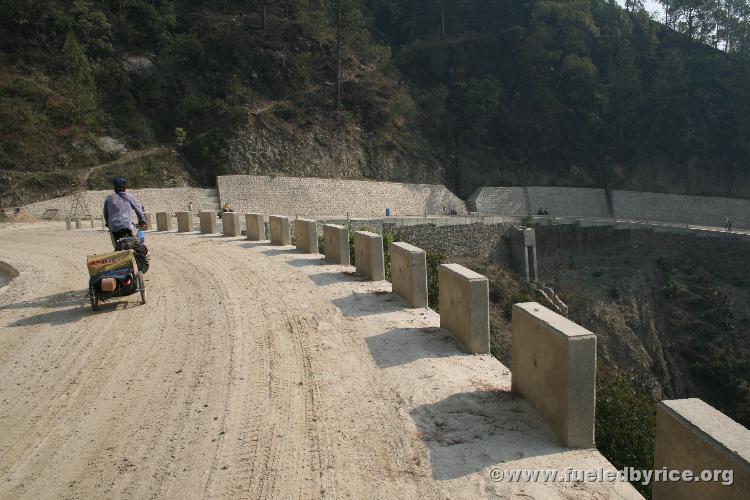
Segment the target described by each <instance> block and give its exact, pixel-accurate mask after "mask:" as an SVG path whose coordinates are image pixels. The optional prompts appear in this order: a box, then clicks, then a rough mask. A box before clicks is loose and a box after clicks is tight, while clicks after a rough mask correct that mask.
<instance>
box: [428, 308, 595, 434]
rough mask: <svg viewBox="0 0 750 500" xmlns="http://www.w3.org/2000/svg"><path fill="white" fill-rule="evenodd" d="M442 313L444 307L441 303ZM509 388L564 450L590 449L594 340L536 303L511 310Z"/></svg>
mask: <svg viewBox="0 0 750 500" xmlns="http://www.w3.org/2000/svg"><path fill="white" fill-rule="evenodd" d="M441 310H442V303H441ZM511 329H512V333H511V359H512V360H513V369H512V370H511V388H512V391H513V393H515V394H518V395H520V396H522V397H523V398H524V399H526V400H527V401H528V402H529V403H530V404H531V406H533V407H534V408H536V410H537V411H538V412H539V414H540V415H541V416H542V418H543V419H544V420H545V421H546V422H547V423H548V424H549V425H550V427H551V428H552V430H553V431H554V432H555V434H556V435H557V436H558V437H559V438H560V440H561V441H562V443H563V444H564V445H565V446H568V447H571V448H592V447H593V446H594V409H595V406H596V335H594V334H593V333H591V332H590V331H588V330H586V329H585V328H583V327H582V326H580V325H577V324H576V323H573V322H572V321H570V320H569V319H567V318H565V317H564V316H561V315H559V314H557V313H556V312H554V311H551V310H549V309H547V308H546V307H544V306H542V305H541V304H538V303H536V302H525V303H521V304H516V305H514V306H513V320H512V327H511Z"/></svg>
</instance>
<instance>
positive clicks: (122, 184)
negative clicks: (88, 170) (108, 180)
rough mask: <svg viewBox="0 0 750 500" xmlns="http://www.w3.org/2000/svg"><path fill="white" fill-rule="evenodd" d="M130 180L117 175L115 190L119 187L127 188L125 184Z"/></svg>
mask: <svg viewBox="0 0 750 500" xmlns="http://www.w3.org/2000/svg"><path fill="white" fill-rule="evenodd" d="M127 183H128V181H126V180H125V177H115V180H114V185H115V190H118V189H125V186H126V185H127Z"/></svg>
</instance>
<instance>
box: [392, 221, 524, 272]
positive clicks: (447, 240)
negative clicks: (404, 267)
mask: <svg viewBox="0 0 750 500" xmlns="http://www.w3.org/2000/svg"><path fill="white" fill-rule="evenodd" d="M511 227H512V225H511V224H481V223H476V224H467V225H463V226H435V225H432V224H423V225H419V226H396V225H392V224H388V223H384V224H383V230H384V231H392V232H393V236H394V240H396V241H405V242H406V243H410V244H412V245H414V246H416V247H419V248H422V249H424V250H426V251H428V252H430V253H436V254H440V255H445V256H446V257H450V256H457V257H458V256H460V257H480V256H483V257H490V258H491V259H492V260H495V261H497V262H507V263H509V262H510V256H509V252H510V247H509V246H508V243H507V240H506V238H507V234H508V231H509V230H510V228H511Z"/></svg>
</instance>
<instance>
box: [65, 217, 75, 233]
mask: <svg viewBox="0 0 750 500" xmlns="http://www.w3.org/2000/svg"><path fill="white" fill-rule="evenodd" d="M65 229H67V230H68V231H70V230H71V229H73V224H72V223H71V222H70V217H68V218H67V219H65Z"/></svg>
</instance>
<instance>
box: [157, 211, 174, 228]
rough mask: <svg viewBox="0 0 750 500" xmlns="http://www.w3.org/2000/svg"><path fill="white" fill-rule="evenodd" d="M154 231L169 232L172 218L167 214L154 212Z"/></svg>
mask: <svg viewBox="0 0 750 500" xmlns="http://www.w3.org/2000/svg"><path fill="white" fill-rule="evenodd" d="M156 230H157V231H171V230H172V217H170V216H169V214H168V213H167V212H156Z"/></svg>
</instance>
